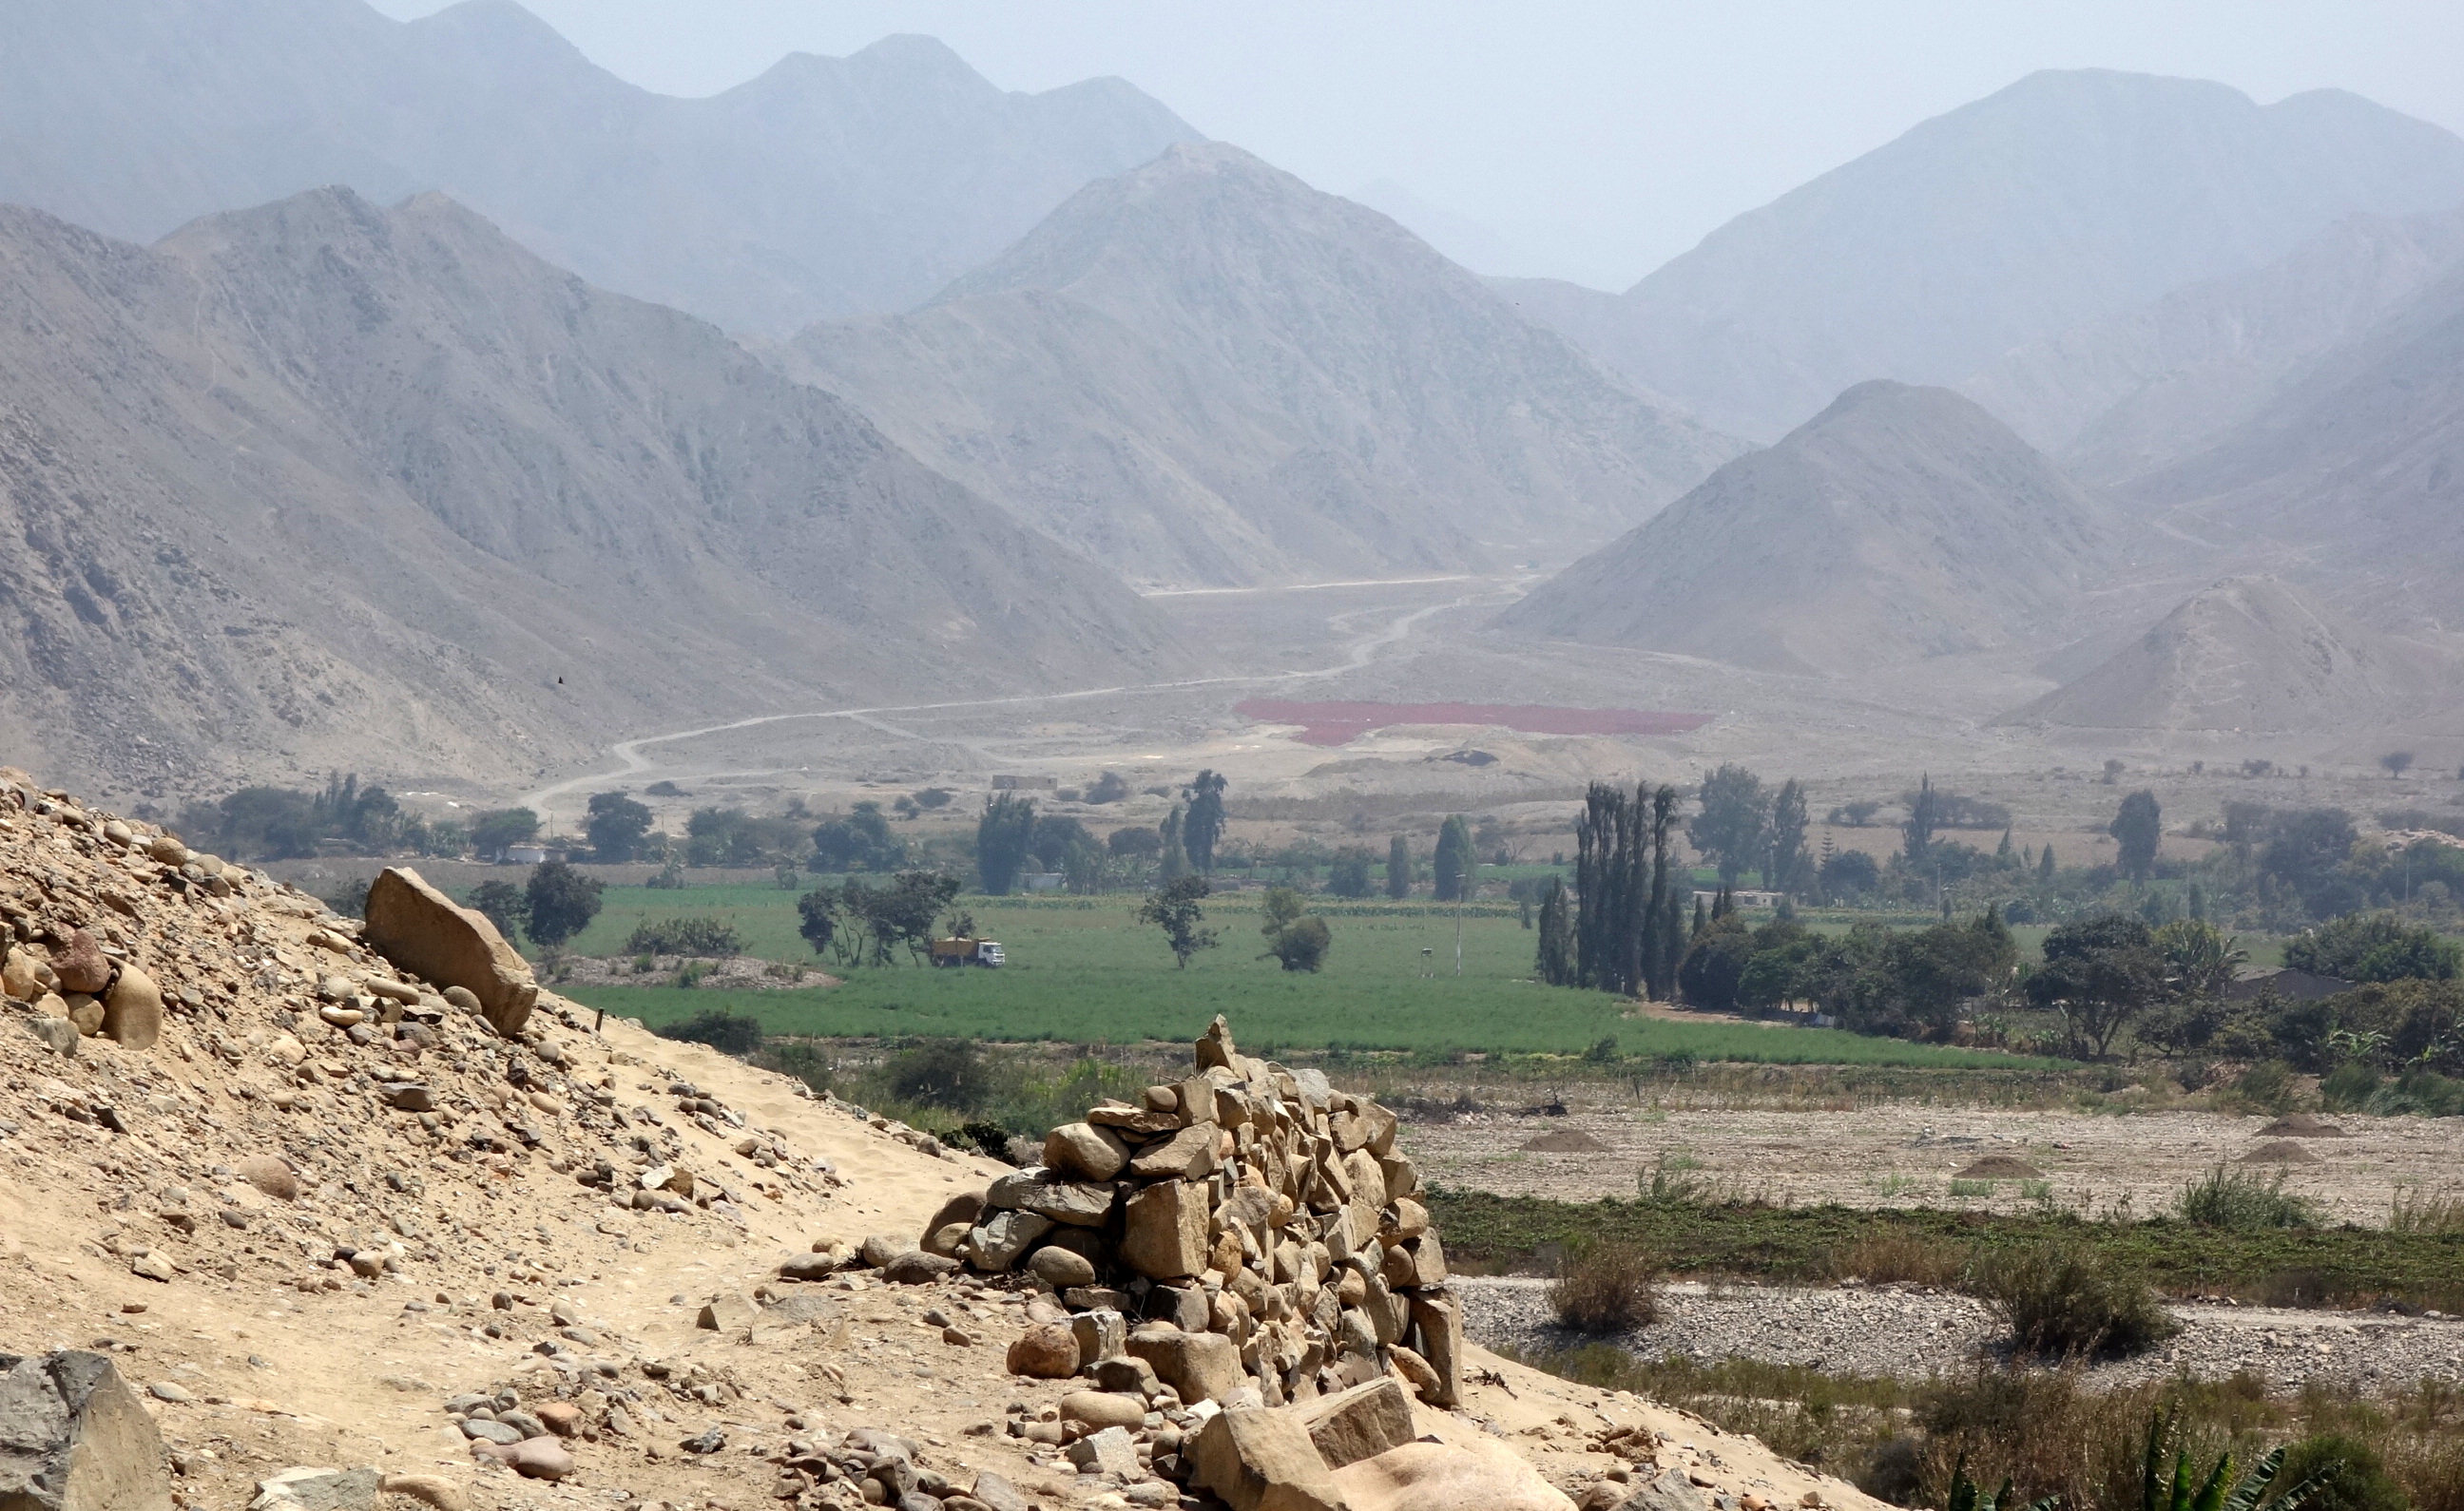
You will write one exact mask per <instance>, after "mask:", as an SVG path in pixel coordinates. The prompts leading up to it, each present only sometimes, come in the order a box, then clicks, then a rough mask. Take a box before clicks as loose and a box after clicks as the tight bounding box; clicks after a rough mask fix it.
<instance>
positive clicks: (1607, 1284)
mask: <svg viewBox="0 0 2464 1511" xmlns="http://www.w3.org/2000/svg"><path fill="white" fill-rule="evenodd" d="M1659 1279H1660V1267H1659V1266H1658V1265H1657V1264H1655V1263H1653V1262H1652V1260H1651V1258H1650V1256H1648V1255H1647V1254H1645V1253H1644V1252H1643V1251H1642V1250H1641V1249H1639V1248H1638V1247H1636V1246H1634V1245H1632V1244H1627V1243H1595V1244H1588V1245H1586V1246H1584V1247H1582V1248H1579V1249H1576V1250H1573V1251H1572V1252H1570V1253H1569V1254H1568V1255H1567V1256H1566V1257H1565V1259H1562V1260H1560V1261H1559V1262H1558V1265H1557V1278H1556V1280H1554V1281H1551V1282H1550V1285H1549V1304H1550V1306H1551V1307H1552V1308H1553V1309H1554V1310H1555V1311H1556V1313H1557V1320H1558V1321H1559V1322H1561V1323H1563V1324H1565V1325H1567V1326H1569V1327H1572V1328H1573V1329H1574V1330H1575V1331H1576V1332H1580V1333H1588V1334H1591V1335H1592V1336H1594V1337H1599V1336H1602V1335H1604V1334H1608V1333H1621V1332H1631V1331H1633V1330H1634V1329H1635V1328H1637V1327H1641V1326H1646V1325H1650V1324H1652V1323H1655V1322H1658V1321H1659V1320H1660V1297H1659V1292H1658V1291H1657V1290H1656V1289H1655V1285H1656V1282H1657V1281H1659Z"/></svg>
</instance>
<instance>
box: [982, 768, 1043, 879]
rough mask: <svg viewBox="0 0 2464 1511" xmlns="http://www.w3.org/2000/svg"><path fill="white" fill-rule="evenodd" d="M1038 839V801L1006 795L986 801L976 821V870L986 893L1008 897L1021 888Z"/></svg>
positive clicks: (1000, 794) (1013, 794)
mask: <svg viewBox="0 0 2464 1511" xmlns="http://www.w3.org/2000/svg"><path fill="white" fill-rule="evenodd" d="M1034 836H1035V799H1032V798H1022V797H1019V796H1018V795H1017V794H1015V793H1007V792H1004V793H999V794H996V795H995V796H993V797H991V798H987V799H984V812H983V817H982V818H980V819H978V820H977V821H976V868H977V870H979V872H981V873H982V875H983V880H984V890H985V891H987V892H990V893H991V894H992V895H994V896H995V897H1004V896H1007V895H1008V894H1009V891H1010V889H1011V888H1012V887H1016V886H1017V885H1018V873H1019V872H1020V871H1022V870H1024V869H1025V868H1026V857H1027V845H1028V843H1030V842H1031V841H1032V840H1033V839H1034Z"/></svg>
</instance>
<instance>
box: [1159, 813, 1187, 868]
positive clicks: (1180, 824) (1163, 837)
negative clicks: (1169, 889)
mask: <svg viewBox="0 0 2464 1511" xmlns="http://www.w3.org/2000/svg"><path fill="white" fill-rule="evenodd" d="M1185 827H1186V818H1185V816H1184V815H1183V814H1182V812H1181V808H1180V804H1178V803H1174V804H1173V805H1172V811H1171V812H1170V813H1167V814H1165V815H1164V816H1163V822H1161V823H1159V824H1156V825H1155V838H1156V840H1157V842H1158V843H1157V846H1156V852H1155V853H1156V865H1155V874H1156V875H1157V876H1158V877H1159V878H1160V879H1161V880H1163V881H1166V882H1177V881H1179V880H1180V879H1181V878H1182V877H1184V876H1187V875H1188V874H1189V846H1188V845H1187V844H1186V843H1184V841H1183V837H1182V831H1183V829H1184V828H1185Z"/></svg>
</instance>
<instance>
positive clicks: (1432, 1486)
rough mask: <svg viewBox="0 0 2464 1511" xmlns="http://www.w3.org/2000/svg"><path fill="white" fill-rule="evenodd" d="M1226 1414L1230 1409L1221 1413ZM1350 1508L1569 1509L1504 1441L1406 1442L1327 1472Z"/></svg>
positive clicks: (1426, 1510) (1557, 1492)
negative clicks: (1464, 1444)
mask: <svg viewBox="0 0 2464 1511" xmlns="http://www.w3.org/2000/svg"><path fill="white" fill-rule="evenodd" d="M1225 1414H1227V1415H1228V1414H1230V1413H1228V1412H1227V1413H1225ZM1331 1478H1332V1479H1333V1480H1334V1484H1335V1488H1336V1489H1337V1490H1338V1491H1339V1492H1340V1493H1341V1494H1342V1496H1343V1499H1344V1500H1346V1501H1347V1502H1349V1504H1350V1506H1351V1511H1472V1508H1477V1511H1573V1507H1574V1502H1573V1501H1572V1500H1568V1499H1566V1496H1565V1494H1564V1492H1562V1491H1560V1490H1558V1489H1557V1487H1556V1486H1554V1485H1552V1484H1551V1483H1549V1481H1548V1480H1546V1479H1543V1478H1540V1473H1539V1471H1538V1470H1536V1469H1533V1468H1532V1467H1531V1466H1530V1464H1529V1463H1527V1462H1526V1461H1524V1459H1523V1458H1521V1457H1520V1456H1517V1455H1516V1454H1515V1453H1514V1451H1513V1450H1512V1449H1509V1448H1507V1447H1505V1446H1503V1445H1502V1444H1501V1445H1499V1446H1496V1447H1493V1448H1492V1447H1488V1446H1486V1445H1483V1446H1481V1447H1478V1448H1458V1447H1456V1446H1454V1445H1453V1444H1451V1443H1421V1442H1412V1443H1405V1444H1403V1445H1402V1446H1401V1447H1398V1448H1390V1449H1388V1450H1387V1451H1386V1452H1384V1453H1382V1454H1379V1455H1377V1456H1375V1457H1374V1458H1364V1459H1362V1460H1360V1461H1359V1462H1358V1463H1355V1464H1347V1465H1345V1466H1344V1467H1343V1468H1341V1469H1337V1470H1335V1471H1334V1472H1333V1474H1332V1475H1331Z"/></svg>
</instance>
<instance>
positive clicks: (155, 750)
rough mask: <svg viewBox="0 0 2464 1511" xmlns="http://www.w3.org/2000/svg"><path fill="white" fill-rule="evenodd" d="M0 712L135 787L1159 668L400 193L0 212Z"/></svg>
mask: <svg viewBox="0 0 2464 1511" xmlns="http://www.w3.org/2000/svg"><path fill="white" fill-rule="evenodd" d="M0 329H6V330H9V331H10V332H11V333H12V335H11V338H10V339H6V340H0V480H5V483H6V491H5V493H0V532H5V537H7V538H8V539H9V540H10V541H11V547H10V549H8V550H5V551H0V604H5V605H6V610H5V613H6V621H5V623H6V624H7V632H6V633H5V635H0V727H5V728H6V729H8V730H9V731H10V732H11V744H12V746H16V747H20V748H23V747H26V746H31V747H32V754H33V755H37V756H39V757H40V758H42V759H45V760H48V761H52V762H55V763H56V764H57V766H58V767H59V768H60V769H64V770H78V771H90V772H91V771H99V772H102V773H107V774H108V775H109V776H110V777H112V779H113V780H115V781H116V782H121V783H126V784H128V785H130V786H133V787H135V788H137V790H139V791H143V792H154V791H162V790H165V789H166V788H167V789H168V790H172V791H181V790H189V791H193V790H196V789H197V788H199V787H201V786H203V785H205V784H207V783H209V782H212V781H226V780H231V779H233V778H235V777H241V776H244V775H248V774H254V775H256V776H257V777H263V776H264V775H265V774H268V773H270V772H278V771H283V770H291V771H301V770H313V769H319V768H322V767H327V766H339V765H342V764H346V763H354V764H359V765H362V766H363V767H366V768H368V769H372V770H382V771H386V772H391V773H398V774H400V773H407V774H413V775H422V776H428V775H438V776H459V777H470V778H473V779H479V780H489V779H500V780H501V779H505V778H508V777H514V778H523V777H530V776H532V775H535V774H536V773H538V772H539V771H541V770H543V769H545V768H546V767H548V766H550V765H552V764H559V763H562V762H567V761H571V760H574V759H576V758H580V757H583V756H584V755H586V754H587V753H588V751H589V750H590V749H591V748H593V747H595V746H596V745H598V744H600V743H602V742H604V741H605V739H607V738H611V737H613V736H615V735H616V734H623V733H627V732H631V733H640V732H642V731H643V730H645V729H646V728H673V727H675V726H677V725H678V724H681V723H685V722H689V721H691V720H693V719H695V718H702V717H708V716H712V715H720V714H727V713H729V712H731V711H732V712H733V713H735V714H737V715H742V714H746V713H754V712H780V711H783V710H790V709H807V708H817V707H828V706H830V705H831V703H833V702H843V701H847V700H850V699H854V700H858V701H861V700H864V699H880V698H883V697H884V696H885V695H887V694H890V693H891V692H894V691H899V690H908V689H912V688H913V687H915V686H916V685H917V683H918V682H919V681H924V682H929V683H931V684H932V685H934V686H935V687H938V688H943V689H952V690H955V689H984V690H1005V689H1008V688H1013V687H1015V686H1018V685H1020V684H1022V683H1023V684H1028V685H1042V686H1050V685H1056V684H1063V683H1072V682H1075V681H1076V680H1078V679H1087V678H1105V677H1119V676H1123V675H1127V674H1131V673H1134V672H1140V671H1146V672H1168V671H1171V670H1173V669H1175V668H1178V667H1180V666H1182V665H1184V664H1185V662H1184V661H1183V660H1182V659H1181V658H1180V657H1179V655H1178V654H1177V652H1176V651H1174V650H1173V649H1172V647H1171V646H1170V644H1169V642H1170V636H1169V632H1168V631H1166V630H1165V629H1164V628H1163V627H1162V625H1161V624H1160V623H1159V622H1158V621H1157V620H1156V618H1155V615H1154V614H1153V612H1152V611H1151V610H1150V609H1149V608H1148V607H1147V605H1145V604H1144V603H1142V602H1140V601H1138V600H1137V599H1136V598H1135V597H1134V596H1133V595H1132V594H1131V593H1129V592H1128V591H1127V590H1126V589H1125V588H1123V587H1122V586H1121V585H1120V584H1119V582H1118V580H1117V579H1115V578H1113V577H1111V575H1110V574H1108V573H1105V572H1104V571H1102V570H1101V569H1100V568H1098V567H1096V566H1094V565H1093V564H1092V563H1090V562H1088V561H1086V560H1084V559H1083V558H1078V557H1075V556H1072V555H1070V554H1068V553H1067V552H1065V551H1063V550H1061V549H1060V548H1058V547H1056V546H1053V545H1050V544H1048V543H1046V542H1045V540H1044V539H1043V538H1042V537H1039V536H1037V535H1035V534H1034V533H1033V532H1031V531H1029V530H1026V529H1024V528H1023V527H1022V526H1020V525H1017V524H1016V523H1014V522H1012V521H1011V520H1010V518H1009V517H1008V516H1007V515H1004V514H1003V513H1001V511H1000V510H997V509H995V508H994V507H992V506H991V505H989V504H987V503H986V502H984V501H983V500H982V499H980V498H978V497H976V496H975V495H973V494H971V493H968V492H967V491H966V490H965V489H963V488H961V487H959V486H958V485H957V484H956V483H953V482H951V481H950V480H949V479H947V478H946V477H943V476H941V475H940V474H938V473H935V472H934V471H930V470H928V469H927V468H925V467H924V466H922V465H921V464H919V463H917V462H916V461H915V460H914V459H913V458H912V457H910V456H908V455H907V454H906V453H904V452H902V451H900V450H899V449H897V448H896V447H895V446H894V445H892V444H891V442H889V441H888V440H887V439H886V438H885V437H883V436H882V435H881V433H880V432H879V431H878V430H876V429H875V428H874V427H872V426H871V425H870V424H869V423H868V422H867V421H866V420H865V419H864V418H863V417H862V416H861V415H859V414H857V413H855V412H854V411H853V410H851V409H849V408H848V407H847V405H844V404H842V403H840V402H839V401H838V400H836V399H833V398H831V397H830V396H829V395H827V394H825V393H823V392H821V391H819V390H817V389H813V388H809V387H804V386H802V385H798V384H795V383H789V382H787V381H785V380H784V379H781V378H780V377H778V376H777V375H775V374H774V373H773V372H771V371H770V370H769V369H768V368H767V367H765V366H764V365H763V364H762V363H760V362H759V361H757V360H756V359H754V358H753V357H751V356H750V355H748V354H747V353H745V352H744V351H742V350H741V349H740V348H738V347H737V346H736V345H735V344H733V343H731V342H730V341H729V340H727V339H726V338H725V337H724V336H722V335H721V333H720V332H718V331H717V330H716V329H715V328H714V327H712V326H709V325H707V324H704V323H703V322H701V321H699V320H695V319H693V318H690V317H687V316H684V315H680V314H677V313H676V312H674V311H671V310H667V309H662V308H659V307H657V306H654V305H649V304H645V303H641V302H639V301H636V300H632V299H628V298H625V297H622V296H613V295H608V294H605V293H603V292H601V291H599V290H596V289H593V288H591V287H590V286H589V285H587V284H585V283H583V281H582V280H580V279H578V278H575V277H574V276H572V275H571V274H565V273H562V272H560V271H558V270H557V269H554V268H552V267H549V266H548V265H546V264H545V263H543V262H541V261H539V259H538V258H536V257H534V256H532V255H531V254H529V253H528V252H524V251H522V250H521V249H519V248H517V247H516V246H514V245H513V244H512V243H511V242H510V241H508V240H507V239H506V238H504V237H503V236H502V235H500V234H498V233H497V232H496V231H495V229H494V228H492V227H490V226H489V225H488V224H487V223H486V222H485V221H483V220H481V219H480V218H479V217H478V216H476V215H474V214H473V213H471V212H470V211H468V210H466V209H464V208H461V207H459V206H457V205H454V204H452V203H451V202H450V201H448V200H446V199H444V198H442V197H441V196H427V197H423V198H420V199H417V200H414V201H412V202H410V203H409V204H407V206H405V207H403V208H399V209H396V210H383V209H379V208H375V207H373V206H370V205H368V204H367V203H366V202H365V201H363V200H361V199H360V198H359V197H358V196H356V195H354V194H352V193H350V192H349V191H348V190H341V189H333V190H320V191H317V192H314V193H310V194H306V195H302V196H298V197H296V198H294V199H290V200H286V201H283V202H281V203H278V204H275V205H273V206H269V207H266V208H261V209H256V210H250V211H244V212H239V213H234V214H229V215H221V216H214V217H209V218H208V219H206V220H204V221H200V222H198V223H197V224H195V225H192V226H190V227H188V228H187V229H185V230H182V231H180V232H179V233H177V234H176V235H174V236H172V237H170V238H169V239H167V240H166V241H165V242H164V243H163V244H162V245H161V246H160V247H159V248H157V249H155V250H154V251H151V252H149V251H145V250H143V249H139V248H136V247H132V246H128V245H125V244H122V243H117V242H112V241H109V240H106V239H104V238H102V237H99V236H97V235H95V234H93V233H91V232H88V231H84V230H77V229H76V228H73V227H70V226H67V225H65V224H63V223H61V222H59V221H56V220H54V219H52V218H51V217H49V216H46V215H43V214H41V213H39V212H36V211H29V210H24V209H8V210H6V211H0Z"/></svg>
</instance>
